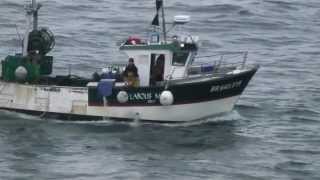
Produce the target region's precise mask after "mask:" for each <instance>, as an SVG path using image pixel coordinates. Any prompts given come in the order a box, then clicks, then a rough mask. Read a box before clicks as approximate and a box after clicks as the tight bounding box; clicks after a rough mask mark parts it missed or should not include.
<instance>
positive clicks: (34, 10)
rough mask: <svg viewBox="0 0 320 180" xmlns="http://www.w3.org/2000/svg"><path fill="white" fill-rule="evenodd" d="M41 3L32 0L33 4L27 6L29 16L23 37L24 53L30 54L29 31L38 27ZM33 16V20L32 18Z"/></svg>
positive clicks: (27, 15) (24, 54)
mask: <svg viewBox="0 0 320 180" xmlns="http://www.w3.org/2000/svg"><path fill="white" fill-rule="evenodd" d="M40 7H41V6H40V4H38V3H37V1H36V0H32V2H31V5H29V6H27V7H26V11H27V13H26V17H27V29H26V32H25V35H24V39H23V51H22V55H23V56H27V55H28V43H29V33H30V31H31V30H37V29H38V11H39V9H40ZM31 18H33V20H32V19H31Z"/></svg>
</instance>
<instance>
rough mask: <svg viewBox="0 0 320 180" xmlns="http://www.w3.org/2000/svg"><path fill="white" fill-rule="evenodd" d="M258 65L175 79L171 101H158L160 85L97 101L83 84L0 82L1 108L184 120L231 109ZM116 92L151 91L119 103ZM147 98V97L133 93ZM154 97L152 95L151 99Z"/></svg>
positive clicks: (66, 115)
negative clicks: (223, 73) (192, 78)
mask: <svg viewBox="0 0 320 180" xmlns="http://www.w3.org/2000/svg"><path fill="white" fill-rule="evenodd" d="M256 70H257V69H252V70H249V71H246V72H242V73H239V74H235V75H230V76H228V77H225V78H222V79H219V78H218V79H217V78H203V80H202V81H197V82H192V81H188V82H187V83H184V82H182V83H175V84H172V85H171V86H169V88H168V90H170V91H171V92H172V93H173V96H174V98H175V99H174V103H173V104H172V105H169V106H164V105H161V103H160V102H159V95H157V96H156V95H154V94H153V93H156V94H160V93H161V92H162V91H163V90H164V87H162V88H161V87H160V88H154V87H152V88H150V89H149V91H150V92H148V88H143V87H141V88H136V89H128V88H117V87H115V88H114V89H113V90H112V91H113V93H112V95H111V96H110V97H108V98H107V99H106V102H103V101H102V100H101V98H102V97H101V96H99V95H98V93H97V92H94V93H93V94H90V93H91V91H95V90H92V89H91V90H90V88H87V87H58V86H44V85H27V84H18V83H9V82H5V81H0V109H6V110H11V111H18V112H23V113H28V114H33V115H39V116H41V117H52V118H57V119H65V120H102V119H107V118H111V119H115V120H118V119H119V120H134V119H140V120H147V121H156V122H185V121H192V120H197V119H201V118H205V117H209V116H214V115H218V114H221V113H225V112H229V111H231V110H232V109H233V107H234V105H235V104H236V102H237V100H238V99H239V97H240V95H241V93H242V92H243V91H244V89H245V87H246V86H247V84H248V83H249V81H250V79H251V78H252V76H253V75H254V74H255V72H256ZM120 91H127V92H128V94H129V96H130V93H133V94H139V93H141V92H142V93H150V94H151V95H149V96H132V97H131V100H130V98H129V101H128V102H127V103H120V102H117V100H116V95H117V94H118V92H120ZM134 97H148V98H150V99H148V98H141V99H139V98H134ZM153 97H154V99H153Z"/></svg>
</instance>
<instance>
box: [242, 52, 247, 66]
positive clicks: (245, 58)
mask: <svg viewBox="0 0 320 180" xmlns="http://www.w3.org/2000/svg"><path fill="white" fill-rule="evenodd" d="M247 59H248V51H246V52H244V55H243V61H242V66H241V69H244V66H245V65H246V62H247Z"/></svg>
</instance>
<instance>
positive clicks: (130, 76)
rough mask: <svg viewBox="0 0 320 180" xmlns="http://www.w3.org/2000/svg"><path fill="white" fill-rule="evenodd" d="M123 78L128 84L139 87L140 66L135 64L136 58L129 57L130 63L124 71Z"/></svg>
mask: <svg viewBox="0 0 320 180" xmlns="http://www.w3.org/2000/svg"><path fill="white" fill-rule="evenodd" d="M123 79H124V81H125V82H126V83H127V84H128V86H132V87H138V86H139V74H138V68H137V67H136V65H135V64H134V59H133V58H129V64H128V65H127V67H126V69H125V70H124V72H123Z"/></svg>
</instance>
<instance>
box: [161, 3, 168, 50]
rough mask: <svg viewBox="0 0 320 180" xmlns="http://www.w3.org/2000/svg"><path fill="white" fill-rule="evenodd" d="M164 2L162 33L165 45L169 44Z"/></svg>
mask: <svg viewBox="0 0 320 180" xmlns="http://www.w3.org/2000/svg"><path fill="white" fill-rule="evenodd" d="M161 1H162V8H161V9H162V32H163V40H164V43H165V44H167V30H166V19H165V14H164V4H163V0H161Z"/></svg>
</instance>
